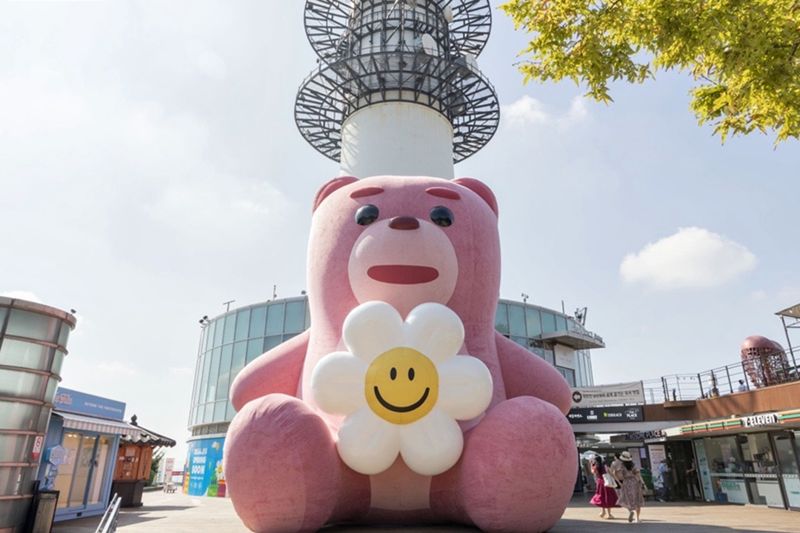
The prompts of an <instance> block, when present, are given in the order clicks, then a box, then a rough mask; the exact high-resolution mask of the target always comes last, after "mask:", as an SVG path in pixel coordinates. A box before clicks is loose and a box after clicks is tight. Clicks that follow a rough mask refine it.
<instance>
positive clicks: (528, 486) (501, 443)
mask: <svg viewBox="0 0 800 533" xmlns="http://www.w3.org/2000/svg"><path fill="white" fill-rule="evenodd" d="M577 453H578V452H577V449H576V447H575V438H574V436H573V434H572V428H571V427H570V425H569V422H567V418H566V417H565V416H564V415H563V414H562V413H561V412H560V411H559V410H558V409H557V408H556V407H555V406H553V405H552V404H549V403H547V402H544V401H542V400H540V399H538V398H534V397H532V396H520V397H517V398H514V399H511V400H506V401H504V402H502V403H500V404H498V405H496V406H495V407H494V408H492V409H491V410H490V411H489V412H488V413H487V414H486V416H485V417H484V418H483V420H481V421H480V423H479V424H478V425H477V426H476V427H475V428H473V429H472V430H471V431H470V432H468V433H467V435H465V442H464V453H463V455H462V457H461V461H460V463H459V464H458V465H457V466H456V468H458V469H459V472H458V483H459V485H460V488H461V501H460V502H459V503H460V507H462V508H463V509H464V511H465V512H466V513H467V515H468V516H469V518H470V519H471V520H472V522H473V523H474V524H475V525H476V526H478V527H479V528H480V529H482V530H484V531H547V530H548V529H549V528H551V527H552V526H553V525H555V523H556V522H558V520H559V518H560V517H561V515H562V514H563V512H564V509H565V508H566V507H567V504H568V503H569V500H570V498H571V497H572V490H573V487H574V486H575V478H576V476H577V469H578V456H577Z"/></svg>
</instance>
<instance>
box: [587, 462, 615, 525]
mask: <svg viewBox="0 0 800 533" xmlns="http://www.w3.org/2000/svg"><path fill="white" fill-rule="evenodd" d="M605 473H606V467H605V465H603V458H602V457H600V456H599V455H595V456H594V460H593V461H592V474H594V479H595V483H596V485H597V489H595V491H594V496H592V499H591V500H590V502H589V503H591V504H592V505H596V506H598V507H600V508H601V509H602V512H601V513H600V518H606V511H608V518H614V517H613V516H611V508H612V507H619V505H617V492H616V491H615V490H614V489H613V488H612V487H606V483H605V480H603V474H605Z"/></svg>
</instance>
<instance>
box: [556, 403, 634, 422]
mask: <svg viewBox="0 0 800 533" xmlns="http://www.w3.org/2000/svg"><path fill="white" fill-rule="evenodd" d="M567 418H568V419H569V422H570V424H597V423H610V422H642V421H643V420H644V413H643V411H642V406H640V405H630V406H626V407H597V408H591V409H576V408H572V409H570V411H569V413H567Z"/></svg>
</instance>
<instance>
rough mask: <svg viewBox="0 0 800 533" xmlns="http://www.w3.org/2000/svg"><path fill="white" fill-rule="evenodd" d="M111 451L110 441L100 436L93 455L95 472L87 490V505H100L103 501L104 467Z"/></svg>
mask: <svg viewBox="0 0 800 533" xmlns="http://www.w3.org/2000/svg"><path fill="white" fill-rule="evenodd" d="M110 450H111V439H110V438H109V437H106V436H103V435H101V436H100V440H99V441H98V443H97V453H96V454H95V461H94V464H95V472H94V474H92V484H91V487H90V488H89V497H88V500H87V504H88V505H94V504H98V503H99V504H102V505H104V504H105V502H104V501H103V481H104V478H105V473H106V466H107V465H108V459H109V457H108V454H109V452H110Z"/></svg>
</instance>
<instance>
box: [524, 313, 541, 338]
mask: <svg viewBox="0 0 800 533" xmlns="http://www.w3.org/2000/svg"><path fill="white" fill-rule="evenodd" d="M525 325H526V326H527V327H528V337H536V336H537V335H541V334H542V322H541V320H540V319H539V310H538V309H533V308H531V307H526V308H525Z"/></svg>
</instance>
